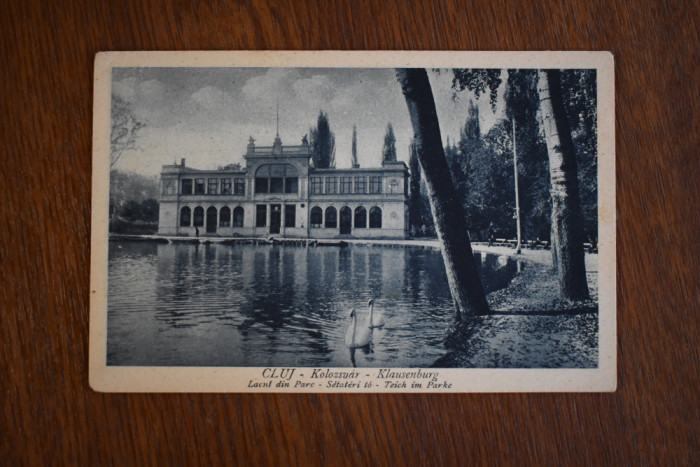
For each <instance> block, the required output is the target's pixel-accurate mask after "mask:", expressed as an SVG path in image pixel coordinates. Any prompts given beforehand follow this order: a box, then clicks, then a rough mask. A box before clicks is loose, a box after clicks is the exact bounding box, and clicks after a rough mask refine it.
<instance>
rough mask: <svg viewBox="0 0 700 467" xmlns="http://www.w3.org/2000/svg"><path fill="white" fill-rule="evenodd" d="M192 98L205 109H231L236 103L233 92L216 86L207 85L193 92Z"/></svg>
mask: <svg viewBox="0 0 700 467" xmlns="http://www.w3.org/2000/svg"><path fill="white" fill-rule="evenodd" d="M190 100H192V102H194V103H195V104H196V105H198V106H200V107H201V108H203V109H205V110H220V109H229V108H231V107H232V106H233V105H234V99H233V97H232V96H231V94H229V93H227V92H225V91H223V90H221V89H219V88H217V87H216V86H205V87H203V88H201V89H199V90H198V91H196V92H194V93H192V95H191V96H190Z"/></svg>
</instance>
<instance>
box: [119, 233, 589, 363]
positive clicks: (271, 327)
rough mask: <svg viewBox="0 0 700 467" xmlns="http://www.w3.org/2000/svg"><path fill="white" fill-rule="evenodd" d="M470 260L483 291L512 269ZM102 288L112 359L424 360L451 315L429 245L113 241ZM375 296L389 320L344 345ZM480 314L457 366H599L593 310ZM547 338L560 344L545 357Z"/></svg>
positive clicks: (492, 258)
mask: <svg viewBox="0 0 700 467" xmlns="http://www.w3.org/2000/svg"><path fill="white" fill-rule="evenodd" d="M475 261H476V263H477V265H478V266H479V268H480V275H481V277H482V281H483V282H484V287H485V289H486V291H487V293H488V292H491V291H495V290H498V289H502V288H504V287H506V286H507V285H508V284H509V282H510V281H511V280H512V279H513V278H514V277H515V276H516V275H517V274H518V273H517V270H518V268H517V266H516V262H515V261H514V260H512V259H510V258H508V257H505V256H497V255H487V254H480V253H477V254H476V255H475ZM522 267H523V268H527V267H542V266H534V265H530V264H528V263H524V264H523V265H522ZM108 289H109V292H108V293H109V295H108V329H107V364H108V365H130V366H248V367H251V366H254V367H267V366H278V367H288V366H296V367H351V366H354V365H356V366H358V367H394V368H396V367H429V366H431V365H433V364H434V363H435V362H436V361H437V360H438V359H440V358H441V357H443V356H445V354H446V353H447V352H448V350H449V349H447V348H446V347H445V337H446V333H447V331H448V329H449V327H450V325H451V324H452V322H453V319H454V311H453V308H452V300H451V297H450V293H449V289H448V286H447V279H446V276H445V272H444V266H443V263H442V257H441V255H440V253H439V251H437V250H434V249H429V248H415V247H405V248H388V247H383V246H364V245H350V246H347V247H342V248H340V247H320V246H319V247H302V246H289V245H247V244H239V245H223V244H184V243H176V244H159V243H152V242H129V241H117V240H112V241H110V243H109V278H108ZM371 297H374V298H375V312H381V313H382V314H383V315H384V319H385V321H386V325H385V326H384V327H383V328H381V329H375V330H373V331H372V343H371V345H370V347H369V348H364V349H357V350H354V351H352V350H350V349H348V348H347V347H346V346H345V342H344V339H345V332H346V330H347V328H348V326H350V324H351V318H350V311H351V309H353V308H355V309H356V310H357V311H358V312H361V313H364V312H366V310H367V301H368V300H369V299H370V298H371ZM478 323H479V326H482V327H483V329H481V330H477V332H476V335H477V338H476V339H475V345H478V346H481V347H480V348H481V350H480V352H482V353H485V355H486V354H488V355H486V356H485V357H484V356H483V355H482V356H481V357H479V356H475V359H473V361H472V362H471V363H469V364H466V365H465V366H483V367H494V366H506V367H508V366H515V367H552V366H554V367H556V366H561V367H572V366H574V367H591V366H596V365H597V314H593V315H590V314H589V315H574V316H556V317H551V316H550V317H533V316H500V317H493V318H492V317H487V318H480V319H479V321H478ZM492 325H494V326H493V329H498V330H499V331H498V334H497V335H495V334H494V333H493V332H492V331H491V329H490V328H491V326H492ZM538 330H539V334H538V333H537V332H535V331H538ZM543 334H544V335H546V337H547V340H546V342H544V343H543V342H542V339H541V338H540V337H537V336H541V335H543ZM552 336H554V338H552ZM489 339H490V340H489ZM552 339H554V340H552ZM484 343H486V344H487V345H486V347H485V348H484V345H485V344H484ZM555 343H556V345H563V346H564V347H562V348H559V349H557V348H551V350H552V351H553V352H554V353H555V354H556V355H557V358H554V359H552V358H549V356H548V352H549V349H550V347H551V346H554V345H555ZM494 346H495V348H496V352H495V353H496V354H497V355H501V357H500V360H499V359H495V360H494V359H493V358H492V356H491V354H492V353H493V348H494ZM513 346H514V347H513ZM533 346H535V347H533ZM501 347H503V348H501ZM509 348H510V350H508V349H509ZM533 348H535V351H533V350H532V349H533ZM528 349H530V350H529V351H528ZM509 353H512V354H513V356H514V358H512V359H511V360H508V359H507V358H506V359H504V358H503V356H504V355H508V354H509ZM569 353H570V354H571V358H569V356H568V355H569ZM521 354H522V356H521V357H518V355H521ZM560 354H563V355H564V357H562V356H561V355H560Z"/></svg>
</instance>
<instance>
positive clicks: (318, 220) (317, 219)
mask: <svg viewBox="0 0 700 467" xmlns="http://www.w3.org/2000/svg"><path fill="white" fill-rule="evenodd" d="M310 224H311V227H316V228H318V227H321V225H323V209H321V208H319V207H318V206H316V207H314V208H311V222H310Z"/></svg>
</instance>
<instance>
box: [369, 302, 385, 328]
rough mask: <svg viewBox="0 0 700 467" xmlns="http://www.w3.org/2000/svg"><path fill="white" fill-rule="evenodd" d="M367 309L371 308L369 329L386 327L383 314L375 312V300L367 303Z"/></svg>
mask: <svg viewBox="0 0 700 467" xmlns="http://www.w3.org/2000/svg"><path fill="white" fill-rule="evenodd" d="M367 308H369V327H370V328H381V327H382V326H384V316H382V313H381V312H379V311H378V312H377V313H375V312H374V299H373V298H370V299H369V302H367Z"/></svg>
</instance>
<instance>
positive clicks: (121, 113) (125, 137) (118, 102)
mask: <svg viewBox="0 0 700 467" xmlns="http://www.w3.org/2000/svg"><path fill="white" fill-rule="evenodd" d="M111 119H112V125H111V126H112V129H111V132H110V137H109V143H110V157H109V166H110V167H114V165H115V164H116V163H117V161H118V160H119V159H120V158H121V156H122V155H123V154H124V153H125V152H126V151H130V150H133V149H136V140H137V138H138V135H139V132H140V131H141V130H142V129H143V128H144V127H145V126H146V124H145V123H143V122H141V121H139V120H138V119H137V118H136V116H135V115H134V111H133V109H132V107H131V104H130V103H129V102H127V101H125V100H124V99H122V98H121V97H119V96H118V95H116V94H112V108H111Z"/></svg>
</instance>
